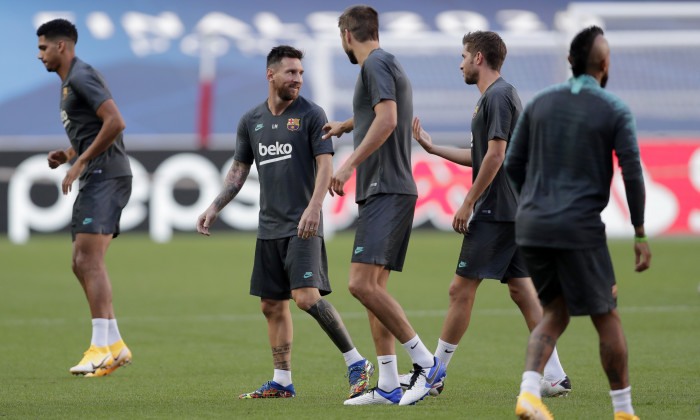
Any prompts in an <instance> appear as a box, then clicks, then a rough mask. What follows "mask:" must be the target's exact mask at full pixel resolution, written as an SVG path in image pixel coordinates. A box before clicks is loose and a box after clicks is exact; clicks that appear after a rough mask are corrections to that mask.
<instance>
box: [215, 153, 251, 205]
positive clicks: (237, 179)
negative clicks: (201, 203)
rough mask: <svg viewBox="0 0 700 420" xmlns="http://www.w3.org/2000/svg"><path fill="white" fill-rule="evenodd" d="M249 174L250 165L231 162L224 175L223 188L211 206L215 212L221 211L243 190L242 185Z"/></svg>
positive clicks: (235, 161)
mask: <svg viewBox="0 0 700 420" xmlns="http://www.w3.org/2000/svg"><path fill="white" fill-rule="evenodd" d="M249 173H250V165H249V164H246V163H243V162H239V161H237V160H234V161H233V164H232V165H231V168H230V169H229V170H228V173H227V174H226V179H225V180H224V188H223V189H222V190H221V192H220V193H219V195H217V196H216V198H215V199H214V202H212V206H213V207H214V209H216V211H217V212H218V211H221V209H223V208H224V207H226V205H227V204H228V203H229V202H230V201H231V200H233V199H234V197H236V195H237V194H238V192H239V191H240V190H241V188H243V184H244V183H245V181H246V179H248V174H249Z"/></svg>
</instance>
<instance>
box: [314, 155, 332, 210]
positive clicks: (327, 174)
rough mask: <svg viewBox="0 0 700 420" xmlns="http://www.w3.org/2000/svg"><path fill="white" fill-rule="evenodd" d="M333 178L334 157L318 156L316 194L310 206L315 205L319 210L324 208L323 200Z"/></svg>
mask: <svg viewBox="0 0 700 420" xmlns="http://www.w3.org/2000/svg"><path fill="white" fill-rule="evenodd" d="M332 176H333V156H331V154H330V153H325V154H322V155H318V156H316V184H315V185H314V193H313V195H312V196H311V201H310V202H309V206H311V205H314V206H318V207H319V208H321V207H322V206H323V199H324V198H325V197H326V193H327V192H328V186H329V185H330V184H331V177H332Z"/></svg>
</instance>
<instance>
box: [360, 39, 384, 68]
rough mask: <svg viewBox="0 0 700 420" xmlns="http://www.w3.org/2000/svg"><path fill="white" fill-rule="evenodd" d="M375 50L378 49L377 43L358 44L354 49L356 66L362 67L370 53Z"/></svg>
mask: <svg viewBox="0 0 700 420" xmlns="http://www.w3.org/2000/svg"><path fill="white" fill-rule="evenodd" d="M377 49H379V41H365V42H361V43H358V44H357V45H356V47H355V58H357V64H359V65H360V66H362V64H363V63H364V62H365V60H366V59H367V57H369V55H370V54H371V53H372V51H374V50H377Z"/></svg>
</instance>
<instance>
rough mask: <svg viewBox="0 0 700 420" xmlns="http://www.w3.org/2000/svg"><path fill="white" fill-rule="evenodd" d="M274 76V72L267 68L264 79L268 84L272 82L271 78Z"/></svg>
mask: <svg viewBox="0 0 700 420" xmlns="http://www.w3.org/2000/svg"><path fill="white" fill-rule="evenodd" d="M274 75H275V71H274V70H272V69H271V68H269V67H268V68H267V72H266V73H265V77H266V78H267V81H268V82H271V81H272V77H273V76H274Z"/></svg>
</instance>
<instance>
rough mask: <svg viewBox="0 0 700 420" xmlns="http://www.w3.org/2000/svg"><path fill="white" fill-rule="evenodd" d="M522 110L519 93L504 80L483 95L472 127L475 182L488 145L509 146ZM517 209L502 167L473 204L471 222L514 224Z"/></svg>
mask: <svg viewBox="0 0 700 420" xmlns="http://www.w3.org/2000/svg"><path fill="white" fill-rule="evenodd" d="M522 109H523V106H522V105H521V103H520V97H518V92H517V91H516V90H515V88H514V87H513V86H512V85H511V84H510V83H508V82H506V81H505V80H503V78H502V77H499V78H498V79H496V81H495V82H493V83H492V84H491V86H489V87H488V88H487V89H486V91H485V92H484V94H483V95H481V98H479V102H477V105H476V109H475V110H474V114H473V115H472V124H471V129H472V142H471V143H472V144H471V149H472V169H473V171H472V181H475V180H476V177H477V175H479V170H480V169H481V163H482V162H483V161H484V156H486V151H487V150H488V148H489V141H490V140H493V139H501V140H505V141H506V142H508V141H509V140H510V137H511V135H512V134H513V130H515V124H516V122H517V121H518V117H519V116H520V112H521V111H522ZM517 208H518V199H517V196H516V194H515V192H514V191H513V189H512V187H511V185H510V183H509V182H508V178H507V177H506V173H505V170H504V169H503V166H502V165H501V167H500V168H498V172H497V173H496V176H495V177H494V178H493V181H491V183H490V184H489V185H488V186H487V187H486V189H485V190H484V192H483V193H482V194H481V196H480V197H479V199H478V200H477V201H476V203H475V204H474V213H473V216H472V220H484V221H491V222H512V221H514V220H515V211H516V209H517Z"/></svg>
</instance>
